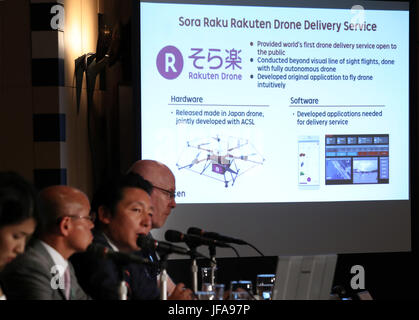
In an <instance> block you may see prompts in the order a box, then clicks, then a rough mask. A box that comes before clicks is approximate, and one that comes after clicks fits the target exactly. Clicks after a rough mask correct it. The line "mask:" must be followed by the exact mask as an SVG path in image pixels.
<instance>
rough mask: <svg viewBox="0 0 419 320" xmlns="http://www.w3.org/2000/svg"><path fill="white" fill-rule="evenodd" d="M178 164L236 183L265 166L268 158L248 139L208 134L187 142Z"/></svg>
mask: <svg viewBox="0 0 419 320" xmlns="http://www.w3.org/2000/svg"><path fill="white" fill-rule="evenodd" d="M186 145H187V146H186V147H185V149H184V151H183V152H182V154H181V156H180V157H179V159H178V162H177V163H176V166H177V167H178V169H179V170H182V169H188V170H191V171H193V172H195V173H198V174H200V175H204V176H207V177H210V178H213V179H215V180H218V181H221V182H224V186H225V187H226V188H227V187H228V185H229V183H230V182H231V186H233V185H234V183H235V181H236V179H237V177H238V176H240V175H242V174H244V173H245V172H247V171H249V170H250V169H252V168H254V167H256V166H259V165H263V163H264V162H265V159H264V158H263V157H262V156H261V155H260V154H259V153H258V152H257V150H256V148H255V147H254V146H253V145H252V144H251V143H250V142H249V140H247V139H241V138H234V137H228V138H227V139H223V138H220V137H219V136H218V135H217V136H216V137H209V138H203V139H196V140H193V141H187V142H186Z"/></svg>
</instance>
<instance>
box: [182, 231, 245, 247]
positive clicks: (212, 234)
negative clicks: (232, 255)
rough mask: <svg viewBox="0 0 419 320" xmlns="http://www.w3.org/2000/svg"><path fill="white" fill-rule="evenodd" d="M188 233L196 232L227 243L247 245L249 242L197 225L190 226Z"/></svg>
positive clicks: (198, 234)
mask: <svg viewBox="0 0 419 320" xmlns="http://www.w3.org/2000/svg"><path fill="white" fill-rule="evenodd" d="M188 234H194V235H197V236H201V237H205V238H209V239H214V240H218V241H223V242H226V243H234V244H240V245H242V244H244V245H247V244H248V243H247V242H246V241H243V240H240V239H235V238H231V237H227V236H222V235H220V234H218V233H216V232H207V231H204V230H202V229H199V228H195V227H190V228H189V229H188Z"/></svg>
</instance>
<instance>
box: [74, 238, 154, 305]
mask: <svg viewBox="0 0 419 320" xmlns="http://www.w3.org/2000/svg"><path fill="white" fill-rule="evenodd" d="M93 234H94V239H93V243H92V245H100V246H105V247H107V248H108V249H109V250H110V251H113V249H112V247H111V246H110V245H109V243H108V241H107V240H106V238H105V237H104V235H103V233H102V232H100V231H99V232H98V231H94V232H93ZM135 254H137V255H139V256H141V257H145V255H144V252H141V251H138V252H136V253H135ZM71 261H72V262H73V265H74V267H75V270H76V275H77V278H78V279H79V282H80V285H81V286H82V288H83V289H84V290H85V292H86V293H87V294H89V295H90V296H91V297H92V298H93V299H99V300H118V299H120V296H119V286H120V284H121V281H122V280H124V281H125V282H126V283H127V285H128V299H129V300H157V299H159V298H160V291H159V288H158V287H157V273H158V269H157V268H154V267H151V266H146V265H142V264H136V263H129V264H126V265H117V264H116V263H115V262H114V261H112V260H111V259H106V258H102V257H98V256H97V255H95V254H93V253H92V252H91V251H89V250H88V251H86V252H82V253H77V254H75V255H73V256H72V257H71Z"/></svg>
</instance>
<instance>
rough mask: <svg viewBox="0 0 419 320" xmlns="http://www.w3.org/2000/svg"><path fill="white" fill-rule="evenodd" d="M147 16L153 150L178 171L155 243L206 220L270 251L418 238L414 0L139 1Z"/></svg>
mask: <svg viewBox="0 0 419 320" xmlns="http://www.w3.org/2000/svg"><path fill="white" fill-rule="evenodd" d="M138 14H139V16H138V21H139V24H138V28H137V29H135V30H138V34H136V37H138V41H139V44H138V45H139V50H138V53H137V55H136V59H138V60H136V61H137V63H138V62H139V63H138V64H139V69H138V70H139V71H138V72H137V76H136V77H135V78H134V79H136V81H138V84H137V85H136V88H138V94H137V95H136V96H135V97H137V98H136V99H137V100H138V102H137V103H138V109H139V110H140V117H139V119H141V120H140V123H139V125H138V132H139V136H140V137H141V158H142V159H156V160H158V161H161V162H163V163H164V164H166V165H167V166H169V167H170V169H171V170H172V171H173V173H174V175H175V178H176V198H175V199H176V203H177V207H176V208H175V209H174V210H173V212H172V214H171V215H170V216H169V218H168V220H167V222H166V224H165V225H164V227H163V228H161V229H158V230H153V235H154V236H155V237H156V239H164V232H165V231H166V230H167V229H175V230H179V231H181V232H186V230H187V229H188V228H189V227H199V228H202V229H205V230H208V231H214V232H218V233H220V234H225V235H229V236H232V237H235V238H240V239H244V240H246V241H247V242H249V243H252V244H253V245H254V246H256V247H257V248H259V249H260V250H261V251H262V252H263V253H264V254H265V255H287V254H290V255H295V254H325V253H359V252H398V251H408V250H410V249H411V195H410V192H411V189H410V186H411V177H410V175H411V173H410V157H411V155H410V148H411V141H410V131H411V130H410V122H411V110H410V101H409V97H410V93H411V88H410V83H409V77H410V73H409V72H410V70H409V67H410V63H409V61H410V60H409V59H410V52H411V49H410V47H411V43H412V39H410V31H409V25H410V22H411V21H410V20H411V17H410V14H411V13H410V11H409V2H408V1H346V0H341V1H337V0H333V1H328V0H316V1H309V0H290V1H284V0H275V1H273V0H261V1H252V0H250V1H249V0H248V1H246V0H241V1H239V0H230V1H219V0H205V1H197V0H182V1H169V0H166V1H140V2H139V5H138ZM223 250H227V249H220V250H219V251H221V254H223V255H224V256H231V254H232V252H231V250H230V251H227V252H223ZM203 253H205V252H203ZM218 253H219V252H217V254H218ZM240 253H241V254H244V255H255V254H256V252H255V251H254V250H252V248H247V249H246V248H243V246H241V247H240Z"/></svg>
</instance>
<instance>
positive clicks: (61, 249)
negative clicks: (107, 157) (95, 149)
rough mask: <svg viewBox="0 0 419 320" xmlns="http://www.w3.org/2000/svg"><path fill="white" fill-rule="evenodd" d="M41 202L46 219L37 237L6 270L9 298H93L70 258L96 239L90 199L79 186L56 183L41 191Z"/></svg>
mask: <svg viewBox="0 0 419 320" xmlns="http://www.w3.org/2000/svg"><path fill="white" fill-rule="evenodd" d="M39 205H40V211H41V215H42V217H43V218H42V220H43V221H41V223H40V224H39V225H38V227H37V230H36V235H37V237H36V239H33V241H32V243H31V244H30V245H29V247H28V249H27V250H26V251H25V253H24V254H22V255H21V256H19V257H18V258H16V259H15V260H14V261H13V262H12V263H10V264H9V265H8V266H7V267H6V269H5V270H4V272H3V273H2V279H1V280H2V285H3V290H4V292H5V294H6V296H7V299H10V300H14V299H18V300H20V299H30V300H85V299H89V297H88V296H87V295H86V294H85V292H84V291H83V290H82V289H81V287H80V286H79V284H78V281H77V278H76V276H75V272H74V269H73V266H72V265H71V263H70V262H69V261H68V259H69V257H70V256H71V255H73V254H74V253H76V252H81V251H84V250H86V248H87V247H88V246H89V245H90V243H91V242H92V239H93V235H92V233H91V229H92V228H93V226H94V224H93V222H92V220H94V219H93V217H91V216H90V203H89V200H88V198H87V197H86V195H85V194H84V193H83V192H81V191H79V190H77V189H74V188H71V187H67V186H52V187H48V188H46V189H44V190H42V191H41V192H40V195H39Z"/></svg>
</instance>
